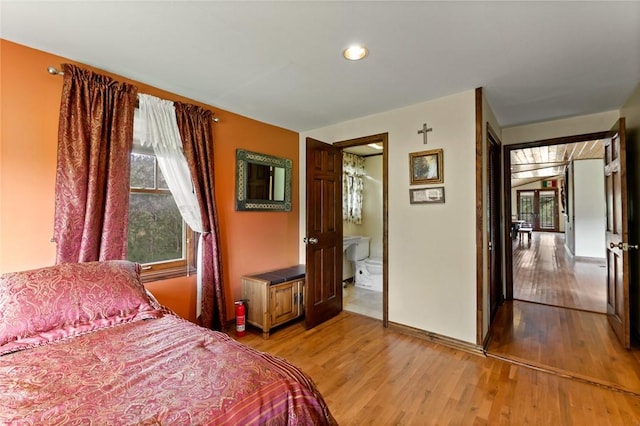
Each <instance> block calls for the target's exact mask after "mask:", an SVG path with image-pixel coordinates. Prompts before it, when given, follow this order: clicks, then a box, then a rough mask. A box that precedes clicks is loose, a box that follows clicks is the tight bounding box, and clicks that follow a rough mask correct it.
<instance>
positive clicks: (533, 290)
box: [513, 232, 607, 313]
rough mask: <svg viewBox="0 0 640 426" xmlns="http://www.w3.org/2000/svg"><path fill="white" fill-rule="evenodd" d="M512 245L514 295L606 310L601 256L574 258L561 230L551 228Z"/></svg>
mask: <svg viewBox="0 0 640 426" xmlns="http://www.w3.org/2000/svg"><path fill="white" fill-rule="evenodd" d="M513 247H514V250H513V297H514V299H518V300H526V301H529V302H536V303H545V304H548V305H555V306H563V307H567V308H574V309H582V310H587V311H593V312H603V313H606V312H607V302H606V295H607V294H606V291H607V288H606V277H607V275H606V274H607V270H606V268H605V261H604V259H603V260H602V261H598V260H580V259H578V260H576V259H575V258H573V257H571V256H569V255H568V254H567V252H566V250H565V248H564V234H561V233H554V232H534V233H533V236H532V240H531V244H530V245H529V244H527V243H526V242H525V243H523V244H518V243H517V242H514V246H513Z"/></svg>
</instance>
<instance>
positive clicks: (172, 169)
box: [134, 94, 203, 316]
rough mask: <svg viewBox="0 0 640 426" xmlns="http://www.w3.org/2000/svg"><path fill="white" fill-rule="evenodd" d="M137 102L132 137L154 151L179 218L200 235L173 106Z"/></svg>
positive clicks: (199, 220)
mask: <svg viewBox="0 0 640 426" xmlns="http://www.w3.org/2000/svg"><path fill="white" fill-rule="evenodd" d="M138 100H139V107H140V108H139V114H140V115H139V120H136V122H137V123H140V126H135V127H136V129H134V135H135V137H136V138H139V140H140V145H141V146H150V147H152V148H153V152H154V153H155V155H156V158H157V160H158V166H159V167H160V170H161V171H162V175H163V176H164V179H165V181H166V182H167V186H168V187H169V190H170V191H171V195H173V198H174V199H175V201H176V204H177V205H178V209H179V210H180V214H181V215H182V218H183V219H184V221H185V222H187V224H188V225H189V227H190V228H191V229H193V230H194V231H196V232H199V233H201V235H202V232H203V227H202V216H201V215H200V207H199V205H198V199H197V198H196V195H195V193H194V189H193V183H192V180H191V173H190V172H189V166H188V164H187V160H186V159H185V157H184V154H183V152H182V140H181V139H180V132H179V130H178V123H177V121H176V113H175V108H174V106H173V102H171V101H167V100H164V99H160V98H156V97H155V96H151V95H145V94H138ZM201 246H202V244H198V259H197V262H198V276H197V282H198V284H197V287H198V293H197V294H198V300H197V302H196V309H197V312H196V316H200V309H201V305H202V304H201V301H202V282H201V275H200V271H201V270H202V268H201V260H202V254H201Z"/></svg>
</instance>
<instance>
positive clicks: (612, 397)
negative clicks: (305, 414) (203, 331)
mask: <svg viewBox="0 0 640 426" xmlns="http://www.w3.org/2000/svg"><path fill="white" fill-rule="evenodd" d="M239 340H240V341H241V342H243V343H245V344H247V345H249V346H252V347H254V348H256V349H258V350H261V351H267V352H270V353H272V354H275V355H277V356H280V357H283V358H285V359H287V360H289V361H291V362H292V363H294V364H295V365H297V366H298V367H300V368H301V369H302V370H303V371H305V372H306V373H307V374H308V375H309V376H310V377H311V378H312V379H313V380H314V381H315V383H316V384H317V385H318V388H319V389H320V392H321V393H322V394H323V395H324V397H325V399H326V401H327V404H328V405H329V408H330V409H331V412H332V413H333V415H334V416H335V418H336V420H337V421H338V422H339V423H340V424H341V425H362V424H376V425H392V424H393V425H435V424H438V425H445V424H452V425H488V424H491V425H512V424H513V425H516V424H517V425H520V424H544V425H551V424H555V425H560V424H561V425H572V424H575V425H584V424H602V425H604V424H607V425H623V424H624V425H629V424H640V397H637V396H633V395H629V394H626V393H623V392H618V391H613V390H610V389H606V388H603V387H599V386H594V385H591V384H587V383H584V382H581V381H578V380H571V379H568V378H565V377H560V376H557V375H553V374H548V373H545V372H542V371H538V370H535V369H531V368H526V367H523V366H520V365H517V364H513V363H508V362H505V361H503V360H500V359H495V358H486V357H483V356H478V355H473V354H470V353H467V352H461V351H457V350H454V349H451V348H448V347H444V346H441V345H438V344H435V343H431V342H428V341H426V340H422V339H419V338H416V337H412V336H408V335H404V334H399V333H396V332H394V331H391V330H388V329H384V328H383V327H382V325H381V322H380V321H378V320H375V319H372V318H368V317H365V316H362V315H358V314H354V313H350V312H344V311H343V312H342V313H341V314H340V315H338V316H337V317H335V318H333V319H331V320H329V321H327V322H326V323H323V324H321V325H319V326H317V327H315V328H313V329H311V330H305V329H304V325H303V323H301V322H299V323H294V324H291V325H289V326H287V327H285V328H281V329H278V330H276V331H274V332H273V333H272V335H271V337H270V339H269V340H263V339H262V337H261V333H260V332H259V331H258V330H254V329H250V330H249V333H248V334H247V335H246V336H245V337H243V338H241V339H239Z"/></svg>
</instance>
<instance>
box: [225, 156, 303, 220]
mask: <svg viewBox="0 0 640 426" xmlns="http://www.w3.org/2000/svg"><path fill="white" fill-rule="evenodd" d="M291 167H292V162H291V160H289V159H286V158H280V157H274V156H271V155H267V154H260V153H257V152H251V151H245V150H243V149H238V150H237V151H236V210H240V211H244V210H263V211H291Z"/></svg>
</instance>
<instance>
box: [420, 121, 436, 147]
mask: <svg viewBox="0 0 640 426" xmlns="http://www.w3.org/2000/svg"><path fill="white" fill-rule="evenodd" d="M432 130H433V129H432V128H430V127H427V123H424V124H423V125H422V129H421V130H418V134H420V133H422V140H423V142H422V143H424V144H425V145H426V144H427V133H429V132H430V131H432Z"/></svg>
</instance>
